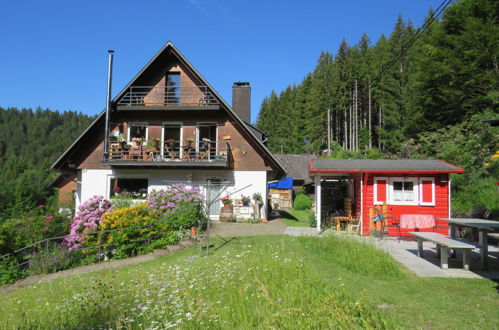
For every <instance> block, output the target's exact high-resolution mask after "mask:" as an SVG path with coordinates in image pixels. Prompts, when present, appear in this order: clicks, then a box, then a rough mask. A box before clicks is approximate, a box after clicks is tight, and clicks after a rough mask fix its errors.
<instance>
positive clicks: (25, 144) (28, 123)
mask: <svg viewBox="0 0 499 330" xmlns="http://www.w3.org/2000/svg"><path fill="white" fill-rule="evenodd" d="M91 120H92V117H90V116H87V115H84V114H81V113H76V112H72V111H66V112H62V113H61V112H57V111H52V110H49V109H46V110H42V109H40V108H38V109H36V110H32V109H17V108H8V109H3V108H0V223H1V222H2V219H4V218H6V217H10V216H16V215H18V214H19V213H20V212H22V211H24V210H27V209H30V208H32V207H34V206H37V205H38V204H40V203H45V202H46V200H47V198H48V197H49V196H50V194H51V192H50V191H49V190H48V185H49V184H50V182H51V180H53V179H54V177H55V176H56V174H55V173H50V172H49V168H50V165H52V163H53V162H54V161H55V160H56V158H57V157H59V155H60V154H61V153H62V152H63V151H64V150H65V149H66V148H67V147H68V146H69V144H70V143H71V142H72V141H73V140H74V139H75V138H76V137H78V135H79V134H80V133H81V132H82V131H83V130H84V129H85V128H86V127H87V126H88V125H89V124H90V122H91Z"/></svg>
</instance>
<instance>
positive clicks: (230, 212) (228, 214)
mask: <svg viewBox="0 0 499 330" xmlns="http://www.w3.org/2000/svg"><path fill="white" fill-rule="evenodd" d="M233 217H234V206H233V205H232V204H224V206H222V207H221V209H220V221H223V222H225V221H227V220H229V219H231V218H233Z"/></svg>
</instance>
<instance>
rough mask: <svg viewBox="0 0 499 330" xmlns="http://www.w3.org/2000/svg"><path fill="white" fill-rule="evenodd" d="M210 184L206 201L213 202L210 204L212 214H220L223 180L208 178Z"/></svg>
mask: <svg viewBox="0 0 499 330" xmlns="http://www.w3.org/2000/svg"><path fill="white" fill-rule="evenodd" d="M206 181H207V182H208V185H207V187H206V201H207V203H208V204H209V203H211V205H210V209H209V212H210V216H211V215H220V198H222V196H220V195H219V194H220V191H221V190H222V185H221V180H220V179H217V178H210V179H208V180H206Z"/></svg>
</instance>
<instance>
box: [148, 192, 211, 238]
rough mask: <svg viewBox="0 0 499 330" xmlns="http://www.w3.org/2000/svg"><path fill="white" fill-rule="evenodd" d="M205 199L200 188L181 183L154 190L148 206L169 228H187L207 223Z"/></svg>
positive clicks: (150, 195)
mask: <svg viewBox="0 0 499 330" xmlns="http://www.w3.org/2000/svg"><path fill="white" fill-rule="evenodd" d="M203 199H204V198H203V195H202V194H201V192H200V191H199V188H196V187H188V186H186V185H185V184H182V183H179V184H174V185H171V186H169V187H168V188H167V189H165V190H158V191H152V192H151V193H150V194H149V196H148V198H147V207H148V208H149V210H150V211H151V213H152V214H153V215H154V216H156V217H158V219H160V220H161V221H163V222H165V223H166V224H167V226H168V228H169V229H172V230H178V229H186V228H190V227H192V226H198V227H199V226H200V225H202V224H203V223H205V220H206V214H205V211H204V203H203Z"/></svg>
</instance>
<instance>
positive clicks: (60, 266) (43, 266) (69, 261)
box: [29, 246, 85, 274]
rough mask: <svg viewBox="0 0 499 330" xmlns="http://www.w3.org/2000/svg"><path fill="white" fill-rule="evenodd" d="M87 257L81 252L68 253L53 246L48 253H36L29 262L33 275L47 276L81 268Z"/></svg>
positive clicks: (61, 248)
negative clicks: (83, 260) (76, 267)
mask: <svg viewBox="0 0 499 330" xmlns="http://www.w3.org/2000/svg"><path fill="white" fill-rule="evenodd" d="M84 258H85V255H84V254H83V253H82V252H81V251H75V250H73V251H68V250H67V249H66V248H64V247H61V246H53V247H52V248H51V249H50V250H49V251H48V252H46V251H42V252H41V253H34V254H33V255H32V256H31V259H30V261H29V268H30V271H31V272H32V273H36V274H47V273H55V272H57V271H60V270H64V269H68V268H71V267H74V266H79V265H80V264H81V261H82V259H84Z"/></svg>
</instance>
